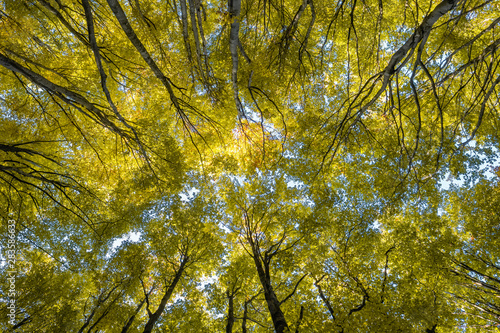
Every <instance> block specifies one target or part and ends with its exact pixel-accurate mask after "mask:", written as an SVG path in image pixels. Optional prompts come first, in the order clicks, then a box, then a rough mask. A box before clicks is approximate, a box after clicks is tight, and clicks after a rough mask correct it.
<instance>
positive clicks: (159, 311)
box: [143, 257, 188, 333]
mask: <svg viewBox="0 0 500 333" xmlns="http://www.w3.org/2000/svg"><path fill="white" fill-rule="evenodd" d="M187 262H188V257H184V258H183V259H182V261H181V264H180V266H179V269H178V270H177V272H176V273H175V276H174V279H173V280H172V283H170V285H169V286H168V288H167V291H165V294H164V295H163V297H162V299H161V302H160V305H159V306H158V309H156V311H155V312H154V313H152V314H150V315H149V320H148V322H147V323H146V326H145V327H144V331H143V333H151V331H152V330H153V328H154V326H155V324H156V322H157V321H158V319H160V316H161V314H162V313H163V311H164V310H165V307H166V305H167V302H168V300H169V299H170V297H171V296H172V294H173V292H174V289H175V286H176V285H177V283H178V282H179V280H180V279H181V277H182V274H183V273H184V268H185V267H186V264H187Z"/></svg>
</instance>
